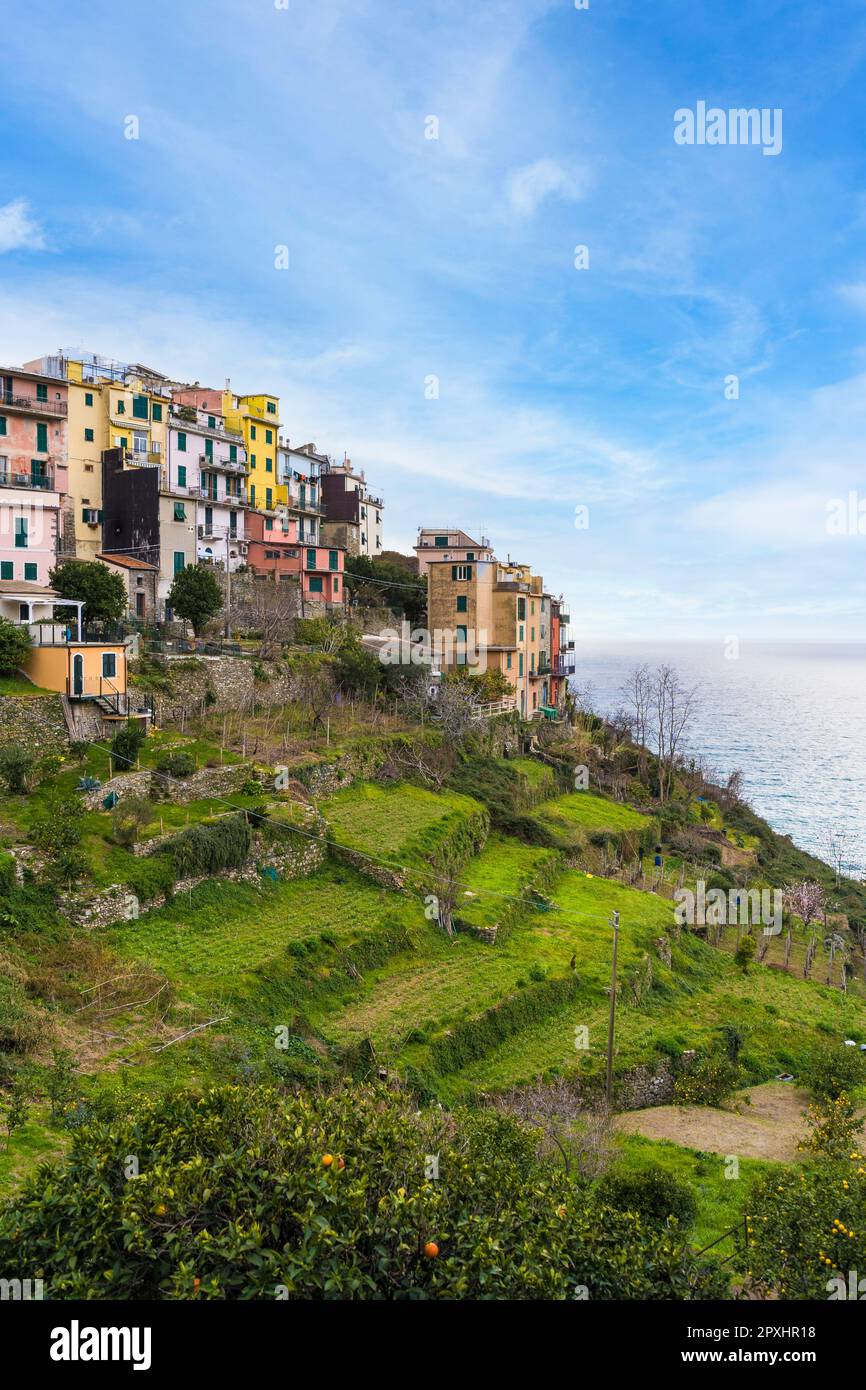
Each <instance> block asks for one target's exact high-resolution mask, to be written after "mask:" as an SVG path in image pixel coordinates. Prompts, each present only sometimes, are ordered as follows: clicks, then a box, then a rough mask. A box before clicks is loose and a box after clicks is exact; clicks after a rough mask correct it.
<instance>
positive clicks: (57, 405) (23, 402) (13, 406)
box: [0, 391, 69, 415]
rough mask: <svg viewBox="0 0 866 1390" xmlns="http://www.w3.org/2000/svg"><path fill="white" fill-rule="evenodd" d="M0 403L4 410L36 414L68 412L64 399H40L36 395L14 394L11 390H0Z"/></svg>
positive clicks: (63, 413)
mask: <svg viewBox="0 0 866 1390" xmlns="http://www.w3.org/2000/svg"><path fill="white" fill-rule="evenodd" d="M0 403H2V405H3V408H4V409H5V410H26V411H28V412H34V413H36V414H37V415H66V414H68V412H69V406H68V405H67V403H66V401H40V400H38V399H37V397H36V396H15V395H13V393H12V392H11V391H0Z"/></svg>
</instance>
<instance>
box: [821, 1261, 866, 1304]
mask: <svg viewBox="0 0 866 1390" xmlns="http://www.w3.org/2000/svg"><path fill="white" fill-rule="evenodd" d="M827 1292H828V1294H829V1295H830V1298H829V1302H830V1303H834V1302H839V1301H840V1300H842V1301H845V1300H848V1299H850V1300H852V1301H853V1302H860V1303H862V1302H863V1300H864V1299H866V1279H858V1278H857V1271H856V1269H849V1271H848V1281H847V1283H846V1282H845V1277H844V1275H842V1274H837V1275H836V1276H835V1278H833V1279H828V1280H827Z"/></svg>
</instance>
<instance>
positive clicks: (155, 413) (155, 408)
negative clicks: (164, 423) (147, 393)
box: [150, 401, 162, 425]
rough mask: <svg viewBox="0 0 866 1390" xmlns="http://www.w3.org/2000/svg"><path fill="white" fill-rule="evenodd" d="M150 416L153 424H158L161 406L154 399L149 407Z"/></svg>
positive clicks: (160, 418)
mask: <svg viewBox="0 0 866 1390" xmlns="http://www.w3.org/2000/svg"><path fill="white" fill-rule="evenodd" d="M150 418H151V420H153V422H154V424H155V425H158V424H159V423H160V421H161V420H162V406H161V405H157V403H156V401H154V403H153V405H152V407H151V411H150Z"/></svg>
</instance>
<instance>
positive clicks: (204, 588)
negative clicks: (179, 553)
mask: <svg viewBox="0 0 866 1390" xmlns="http://www.w3.org/2000/svg"><path fill="white" fill-rule="evenodd" d="M166 603H167V604H168V606H169V607H170V608H171V609H172V611H173V612H174V613H176V614H177V616H178V617H179V618H184V619H185V620H186V621H187V622H188V623H191V624H192V630H193V632H194V633H195V635H196V637H200V636H201V634H202V632H203V631H204V629H205V627H206V626H207V624H208V623H209V622H210V620H211V618H215V617H216V615H217V613H218V612H219V611H220V609H221V608H222V606H223V595H222V589H221V588H220V586H219V583H218V581H217V580H216V579H215V578H214V575H213V572H212V570H211V568H210V567H209V566H208V565H187V567H186V569H182V570H180V571H179V573H178V574H176V575H175V577H174V583H173V584H172V586H171V588H170V589H169V592H168V598H167V599H166Z"/></svg>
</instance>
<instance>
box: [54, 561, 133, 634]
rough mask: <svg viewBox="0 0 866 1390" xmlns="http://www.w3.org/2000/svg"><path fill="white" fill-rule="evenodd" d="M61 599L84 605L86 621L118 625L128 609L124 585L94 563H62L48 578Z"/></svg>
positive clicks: (118, 577) (108, 571)
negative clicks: (73, 600)
mask: <svg viewBox="0 0 866 1390" xmlns="http://www.w3.org/2000/svg"><path fill="white" fill-rule="evenodd" d="M48 581H49V583H50V585H51V587H52V589H56V590H57V592H58V594H59V595H60V597H61V598H69V599H75V600H76V601H79V600H80V601H81V602H83V604H84V610H83V617H84V619H85V621H86V622H89V623H92V622H107V623H116V622H119V621H120V619H121V618H122V617H123V615H124V614H125V613H126V610H127V608H128V606H129V600H128V598H127V594H126V585H125V584H124V582H123V580H122V579H121V577H120V575H119V574H113V573H112V572H111V570H110V569H109V568H108V566H107V565H103V564H101V563H100V561H98V560H63V561H62V562H61V563H60V564H59V565H57V566H56V568H55V569H53V570H52V571H51V573H50V574H49V576H48Z"/></svg>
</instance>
